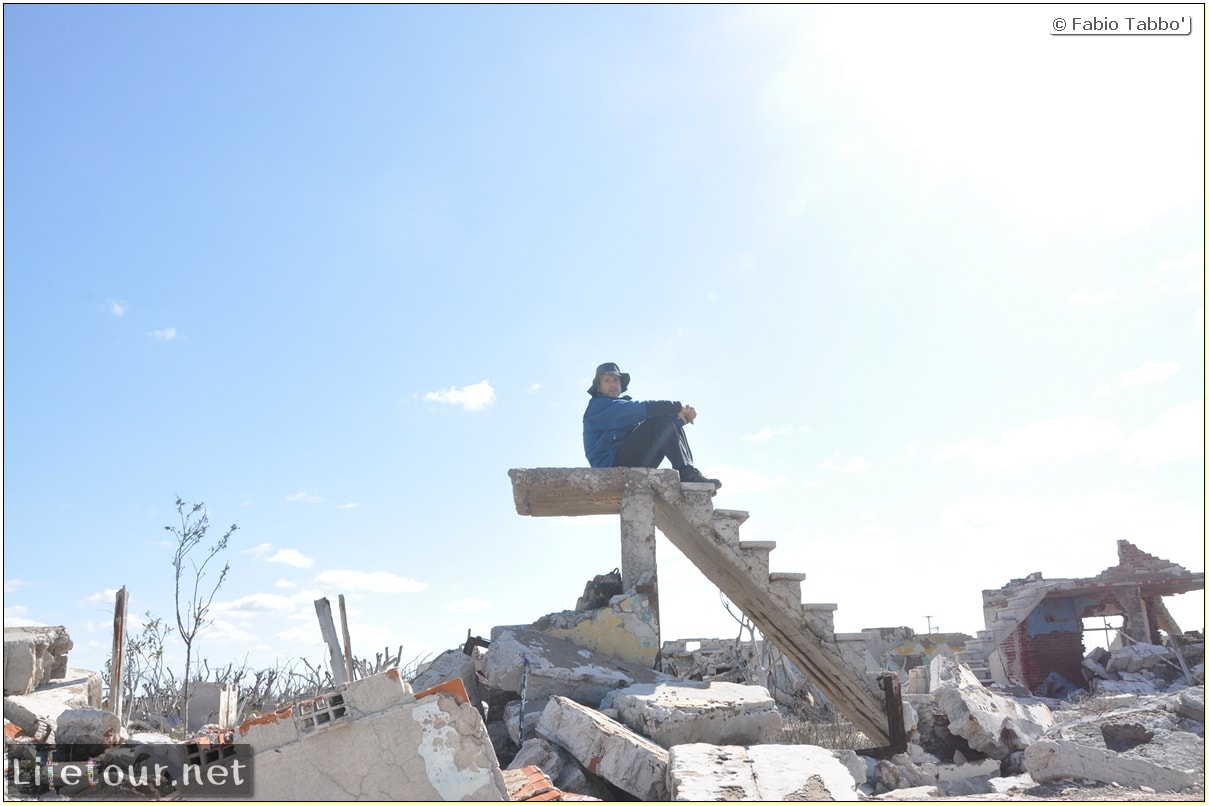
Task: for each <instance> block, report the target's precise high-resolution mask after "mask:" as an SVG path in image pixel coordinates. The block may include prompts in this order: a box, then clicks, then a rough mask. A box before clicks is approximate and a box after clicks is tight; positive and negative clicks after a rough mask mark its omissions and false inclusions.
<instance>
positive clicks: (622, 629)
mask: <svg viewBox="0 0 1209 806" xmlns="http://www.w3.org/2000/svg"><path fill="white" fill-rule="evenodd" d="M533 629H535V630H537V631H539V632H544V633H546V634H548V635H552V636H554V637H555V638H562V639H564V640H567V641H570V642H571V643H573V644H575V645H576V646H580V647H583V648H584V649H590V650H591V651H593V652H595V653H597V654H598V655H603V656H604V657H607V658H614V659H616V660H623V661H626V662H627V663H634V664H637V665H639V666H645V667H647V668H652V667H654V665H655V659H656V658H657V657H658V656H659V644H660V641H659V613H658V610H657V608H655V607H654V603H653V599H652V597H651V596H650V595H649V594H646V593H634V592H629V593H624V594H622V595H620V596H614V597H612V598H611V599H610V600H609V602H608V604H606V605H605V606H604V607H601V608H597V609H593V610H565V611H562V612H560V613H551V614H550V615H548V616H543V617H542V618H540V619H538V620H537V621H536V622H534V624H533Z"/></svg>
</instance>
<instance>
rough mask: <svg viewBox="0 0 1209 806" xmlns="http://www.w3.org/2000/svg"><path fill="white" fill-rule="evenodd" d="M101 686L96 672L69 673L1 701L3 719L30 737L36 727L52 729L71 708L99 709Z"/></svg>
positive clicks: (76, 670)
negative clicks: (14, 724)
mask: <svg viewBox="0 0 1209 806" xmlns="http://www.w3.org/2000/svg"><path fill="white" fill-rule="evenodd" d="M103 685H104V682H103V681H102V680H101V676H100V675H99V674H97V673H96V672H90V671H87V670H85V669H69V670H68V671H67V675H66V676H65V677H63V678H61V679H58V680H52V681H51V682H49V683H47V684H45V685H43V686H41V687H40V688H39V689H38V690H37V691H35V692H33V693H32V694H17V695H14V696H11V697H5V698H4V717H5V718H6V719H8V720H11V721H12V722H14V723H16V724H17V725H18V726H19V727H20V728H21V730H23V731H25V732H26V733H28V734H29V735H31V736H36V735H39V733H40V732H41V731H40V730H39V723H41V724H42V726H43V730H44V728H45V726H49V727H50V728H51V729H53V728H54V725H55V723H56V722H57V721H58V718H59V715H60V714H62V713H63V712H64V711H67V710H70V709H72V708H100V707H101V704H102V703H101V696H102V687H103Z"/></svg>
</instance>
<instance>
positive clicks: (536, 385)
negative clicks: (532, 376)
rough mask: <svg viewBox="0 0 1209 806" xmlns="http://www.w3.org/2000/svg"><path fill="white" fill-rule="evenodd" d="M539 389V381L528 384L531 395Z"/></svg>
mask: <svg viewBox="0 0 1209 806" xmlns="http://www.w3.org/2000/svg"><path fill="white" fill-rule="evenodd" d="M541 390H542V385H541V384H540V383H534V384H530V386H529V394H531V395H536V394H537V393H538V392H540V391H541Z"/></svg>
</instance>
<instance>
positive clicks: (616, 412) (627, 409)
mask: <svg viewBox="0 0 1209 806" xmlns="http://www.w3.org/2000/svg"><path fill="white" fill-rule="evenodd" d="M681 408H682V406H681V405H680V402H679V401H676V400H633V399H632V398H630V397H629V396H628V395H625V396H622V397H618V398H612V397H609V396H608V395H602V394H600V393H599V392H594V393H593V394H592V399H591V400H589V401H588V408H587V409H585V410H584V455H585V456H587V457H588V464H589V465H591V466H592V467H612V466H613V462H614V461H615V460H616V459H617V449H618V448H620V447H621V443H622V442H625V438H626V437H628V436H629V435H630V432H631V431H633V430H634V429H635V428H637V427H638V424H639V423H641V422H642V421H643V420H645V419H647V418H648V417H666V416H673V417H674V422H675V423H676V425H677V426H683V425H684V422H683V421H682V420H681V419H680V418H679V417H675V415H676V414H678V413H679V412H680V409H681Z"/></svg>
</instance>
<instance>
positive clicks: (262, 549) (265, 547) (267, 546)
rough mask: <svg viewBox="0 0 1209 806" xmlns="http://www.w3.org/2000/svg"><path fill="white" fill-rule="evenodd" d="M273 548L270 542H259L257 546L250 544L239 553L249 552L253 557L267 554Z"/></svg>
mask: <svg viewBox="0 0 1209 806" xmlns="http://www.w3.org/2000/svg"><path fill="white" fill-rule="evenodd" d="M272 550H273V544H272V543H261V544H260V545H258V546H252V548H250V549H243V550H242V551H240V552H239V553H240V554H251V555H252V556H253V557H259V556H260V555H262V554H268V553H269V552H270V551H272Z"/></svg>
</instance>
